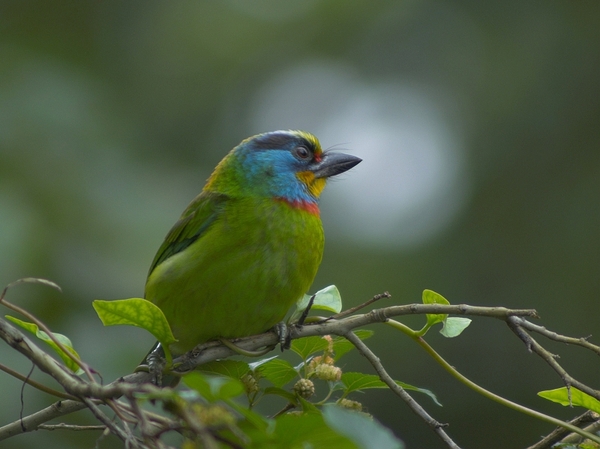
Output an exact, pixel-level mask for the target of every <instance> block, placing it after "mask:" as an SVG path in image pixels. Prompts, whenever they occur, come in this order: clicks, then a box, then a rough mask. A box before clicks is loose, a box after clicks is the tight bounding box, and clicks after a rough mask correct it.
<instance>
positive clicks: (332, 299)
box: [290, 285, 342, 322]
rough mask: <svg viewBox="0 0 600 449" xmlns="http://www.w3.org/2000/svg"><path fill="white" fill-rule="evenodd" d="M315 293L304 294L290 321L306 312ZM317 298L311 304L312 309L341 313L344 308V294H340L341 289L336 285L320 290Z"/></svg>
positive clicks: (316, 294)
mask: <svg viewBox="0 0 600 449" xmlns="http://www.w3.org/2000/svg"><path fill="white" fill-rule="evenodd" d="M312 296H313V295H304V296H303V297H302V299H300V300H299V301H298V302H297V303H296V310H295V311H294V313H293V314H292V316H291V317H290V322H293V321H296V320H298V318H300V316H301V315H302V312H304V309H306V308H307V307H308V303H309V302H310V298H312ZM314 296H315V299H314V301H313V304H312V306H311V308H310V309H311V310H325V311H327V312H333V313H340V311H341V310H342V296H341V295H340V291H339V290H338V288H337V287H336V286H335V285H330V286H328V287H325V288H323V289H321V290H319V291H318V292H317V293H315V294H314Z"/></svg>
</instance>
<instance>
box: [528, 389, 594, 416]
mask: <svg viewBox="0 0 600 449" xmlns="http://www.w3.org/2000/svg"><path fill="white" fill-rule="evenodd" d="M538 396H541V397H543V398H544V399H548V400H549V401H552V402H557V403H559V404H561V405H566V406H570V405H571V404H573V405H576V406H578V407H585V408H587V409H588V410H591V411H593V412H596V413H600V401H598V399H596V398H594V397H592V396H590V395H589V394H587V393H584V392H583V391H581V390H578V389H577V388H575V387H571V402H569V391H568V390H567V387H562V388H556V389H554V390H544V391H540V392H539V393H538Z"/></svg>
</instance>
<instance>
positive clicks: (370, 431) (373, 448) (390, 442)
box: [323, 404, 404, 449]
mask: <svg viewBox="0 0 600 449" xmlns="http://www.w3.org/2000/svg"><path fill="white" fill-rule="evenodd" d="M323 418H324V420H325V423H326V424H327V425H328V426H329V427H330V428H331V429H333V430H334V431H336V432H337V433H339V434H341V435H343V436H345V437H346V438H348V439H349V440H351V441H352V442H354V443H355V444H356V445H357V446H358V447H359V448H361V449H402V448H403V447H404V444H403V443H402V442H401V441H400V440H399V439H397V438H396V437H395V436H394V434H393V433H392V431H391V430H389V429H388V428H386V427H384V426H382V425H381V424H380V423H379V422H377V421H375V420H373V419H370V418H369V417H367V416H366V415H364V414H362V413H358V412H353V411H350V410H346V409H344V408H342V407H338V406H336V405H333V404H328V405H325V406H324V407H323Z"/></svg>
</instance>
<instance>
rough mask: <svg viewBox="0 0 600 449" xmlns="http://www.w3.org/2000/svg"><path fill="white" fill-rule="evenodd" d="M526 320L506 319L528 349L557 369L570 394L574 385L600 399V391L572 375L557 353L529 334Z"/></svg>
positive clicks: (517, 318)
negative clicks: (525, 324) (562, 364)
mask: <svg viewBox="0 0 600 449" xmlns="http://www.w3.org/2000/svg"><path fill="white" fill-rule="evenodd" d="M526 322H527V321H526V320H523V319H522V318H519V317H510V318H508V319H507V320H506V323H507V324H508V327H509V328H510V329H511V330H512V331H513V332H514V333H515V335H517V336H518V337H519V338H520V339H521V340H522V341H523V342H524V343H525V345H526V346H527V349H529V350H530V351H533V352H535V353H536V354H537V355H539V356H540V357H541V358H542V359H543V360H544V361H545V362H546V363H547V364H548V365H550V367H551V368H552V369H553V370H554V371H556V373H557V374H558V375H559V376H560V378H561V380H562V381H563V383H564V384H565V386H566V387H567V389H568V390H569V396H570V394H571V392H570V388H571V387H572V386H573V387H575V388H577V389H578V390H581V391H583V392H584V393H586V394H589V395H590V396H592V397H594V398H596V399H598V400H599V401H600V391H598V390H595V389H593V388H590V387H588V386H587V385H585V384H584V383H582V382H579V381H578V380H577V379H575V378H574V377H573V376H571V375H570V374H569V373H568V372H567V371H566V370H565V369H564V368H563V367H562V366H561V365H560V364H559V363H558V362H557V361H556V357H557V356H556V355H555V354H552V353H551V352H549V351H547V350H546V349H545V348H544V347H543V346H542V345H540V344H539V343H538V342H537V341H536V340H535V339H534V338H533V337H532V336H531V335H529V334H528V333H527V332H526V331H525V330H524V326H523V324H524V323H526Z"/></svg>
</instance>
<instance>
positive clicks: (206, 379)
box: [183, 371, 245, 402]
mask: <svg viewBox="0 0 600 449" xmlns="http://www.w3.org/2000/svg"><path fill="white" fill-rule="evenodd" d="M183 382H184V383H185V384H186V385H187V386H188V387H190V388H191V389H193V390H196V391H197V392H198V393H200V395H201V396H202V397H203V398H205V399H206V400H207V401H210V402H214V401H217V400H220V399H230V398H233V397H236V396H239V395H241V394H243V393H244V391H245V390H244V385H243V384H242V382H240V381H239V380H237V379H232V378H230V377H223V376H209V375H206V374H202V373H199V372H195V371H194V372H191V373H189V374H186V375H185V376H183Z"/></svg>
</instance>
